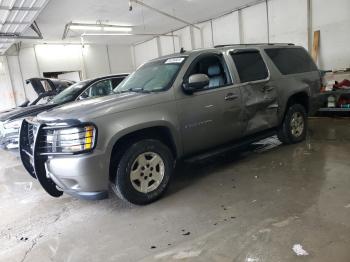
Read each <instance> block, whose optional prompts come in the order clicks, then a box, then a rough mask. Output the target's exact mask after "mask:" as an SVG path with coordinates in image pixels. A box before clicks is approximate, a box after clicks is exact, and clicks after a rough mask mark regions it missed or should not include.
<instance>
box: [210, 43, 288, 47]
mask: <svg viewBox="0 0 350 262" xmlns="http://www.w3.org/2000/svg"><path fill="white" fill-rule="evenodd" d="M251 45H294V44H293V43H255V44H226V45H215V46H214V48H221V47H226V46H251Z"/></svg>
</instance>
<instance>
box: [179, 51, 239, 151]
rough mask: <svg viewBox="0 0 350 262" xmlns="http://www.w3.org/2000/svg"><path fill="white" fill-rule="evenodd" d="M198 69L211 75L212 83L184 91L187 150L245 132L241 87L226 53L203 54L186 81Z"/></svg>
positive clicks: (183, 129) (181, 114) (183, 124)
mask: <svg viewBox="0 0 350 262" xmlns="http://www.w3.org/2000/svg"><path fill="white" fill-rule="evenodd" d="M218 67H219V69H218ZM213 68H214V69H213ZM198 73H201V74H207V75H208V77H209V79H210V84H209V86H207V87H204V88H203V89H201V90H198V91H197V92H194V93H193V94H188V95H184V96H183V98H182V99H179V100H178V102H177V107H178V112H179V117H180V119H179V120H180V126H181V134H182V141H183V148H184V152H185V154H191V153H194V152H198V151H201V150H205V149H209V148H211V147H215V146H218V145H221V144H224V143H225V142H228V141H231V140H233V139H235V138H237V137H239V136H240V134H241V125H240V121H239V115H240V105H241V99H240V91H239V88H236V87H234V86H233V83H232V78H231V76H230V74H229V71H228V69H227V66H226V63H225V61H224V58H223V56H222V55H217V54H205V55H202V56H200V57H199V58H197V59H196V60H195V61H194V62H193V63H192V65H191V66H190V68H189V69H188V72H187V73H186V74H185V78H184V81H186V78H187V79H188V78H189V76H190V75H193V74H198ZM218 79H219V80H218ZM211 83H213V84H211Z"/></svg>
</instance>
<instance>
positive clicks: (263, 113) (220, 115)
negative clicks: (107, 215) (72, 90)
mask: <svg viewBox="0 0 350 262" xmlns="http://www.w3.org/2000/svg"><path fill="white" fill-rule="evenodd" d="M320 88H321V79H320V73H319V71H318V69H317V67H316V65H315V64H314V62H313V61H312V59H311V58H310V56H309V54H308V53H307V51H306V50H305V49H304V48H302V47H298V46H294V45H292V44H256V45H231V46H218V47H216V48H212V49H202V50H194V51H190V52H186V51H184V52H181V53H179V54H174V55H170V56H165V57H160V58H157V59H154V60H152V61H149V62H147V63H145V64H143V65H142V66H140V67H139V68H138V69H137V70H136V72H134V73H133V74H131V75H130V76H129V77H127V78H126V79H125V80H124V81H123V82H122V83H121V84H120V85H119V86H118V87H117V88H115V89H114V93H115V94H113V95H111V96H107V97H102V98H97V99H91V100H86V101H79V102H75V103H70V104H66V105H63V106H60V107H58V108H55V109H53V110H51V111H49V112H45V113H42V114H39V115H38V116H37V117H35V118H32V119H27V120H25V121H23V123H22V127H21V131H20V154H21V159H22V163H23V165H24V167H25V168H26V170H27V171H28V172H29V174H30V175H31V176H33V177H34V178H36V179H37V180H38V181H39V183H40V184H41V185H42V187H43V188H44V189H45V190H46V192H47V193H49V194H50V195H51V196H54V197H59V196H61V195H62V194H63V192H65V193H68V194H71V195H73V196H76V197H80V198H85V199H102V198H105V197H107V196H108V193H107V192H108V189H109V186H111V187H112V189H113V191H114V192H115V193H116V194H117V195H118V196H119V197H120V198H122V199H124V200H126V201H129V202H131V203H134V204H139V205H142V204H147V203H150V202H152V201H155V200H156V199H158V198H159V197H160V196H161V195H162V194H163V193H164V192H165V190H166V188H167V187H168V184H169V181H170V179H171V177H172V173H173V170H174V167H175V163H176V160H178V159H186V158H192V159H194V160H195V159H196V158H201V157H206V156H210V155H212V154H218V153H222V152H225V151H228V150H230V149H232V148H234V147H237V146H239V145H244V144H247V143H252V142H255V141H258V140H260V139H263V138H266V137H269V136H271V135H274V134H277V136H278V138H279V139H280V140H281V141H282V142H283V143H285V144H291V143H297V142H300V141H302V140H304V139H305V136H306V132H307V116H308V115H312V114H313V113H315V112H316V111H317V109H318V107H319V101H320V99H319V93H320ZM230 152H232V151H230Z"/></svg>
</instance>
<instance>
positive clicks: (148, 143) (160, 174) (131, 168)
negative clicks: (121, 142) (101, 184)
mask: <svg viewBox="0 0 350 262" xmlns="http://www.w3.org/2000/svg"><path fill="white" fill-rule="evenodd" d="M173 169H174V157H173V155H172V153H171V151H170V150H169V148H168V147H167V146H166V145H164V144H163V143H161V142H160V141H158V140H154V139H144V140H140V141H137V142H135V143H133V144H131V146H130V147H128V149H126V151H125V152H124V154H123V155H122V157H121V158H120V161H119V163H118V166H117V169H116V171H115V172H116V176H115V192H116V194H117V195H118V197H120V198H121V199H123V200H126V201H128V202H130V203H132V204H136V205H146V204H149V203H151V202H154V201H156V200H157V199H159V198H160V197H161V196H162V195H163V194H164V192H165V191H166V189H167V187H168V184H169V181H170V178H171V176H172V173H173Z"/></svg>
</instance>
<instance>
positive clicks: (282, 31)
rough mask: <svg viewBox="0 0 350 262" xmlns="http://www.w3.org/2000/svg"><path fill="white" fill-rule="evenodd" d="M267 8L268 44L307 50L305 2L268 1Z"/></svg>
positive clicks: (288, 0)
mask: <svg viewBox="0 0 350 262" xmlns="http://www.w3.org/2000/svg"><path fill="white" fill-rule="evenodd" d="M332 2H333V4H335V3H334V1H332ZM268 6H269V22H270V23H269V24H270V42H272V43H273V42H275V43H294V44H297V45H302V46H304V47H305V48H308V18H307V17H308V14H307V0H270V1H269V2H268Z"/></svg>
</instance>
